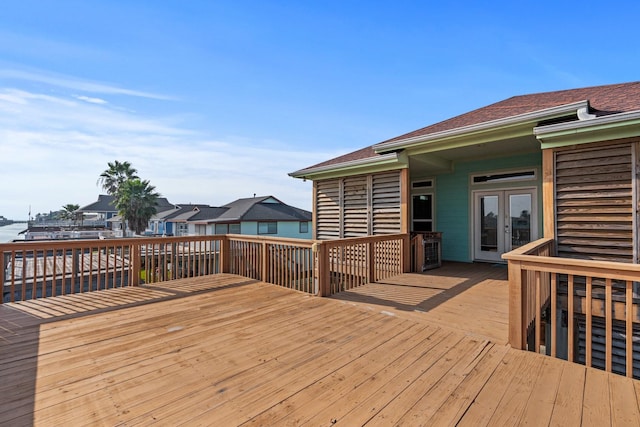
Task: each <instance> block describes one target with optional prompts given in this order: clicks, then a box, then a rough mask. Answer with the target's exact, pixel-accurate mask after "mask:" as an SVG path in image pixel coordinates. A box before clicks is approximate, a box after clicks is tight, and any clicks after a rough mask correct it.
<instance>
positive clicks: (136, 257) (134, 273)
mask: <svg viewBox="0 0 640 427" xmlns="http://www.w3.org/2000/svg"><path fill="white" fill-rule="evenodd" d="M129 252H130V253H129V257H130V258H129V259H130V260H131V269H130V271H131V282H130V283H131V286H140V264H141V263H140V257H141V253H140V252H141V251H140V244H139V243H132V244H131V246H129Z"/></svg>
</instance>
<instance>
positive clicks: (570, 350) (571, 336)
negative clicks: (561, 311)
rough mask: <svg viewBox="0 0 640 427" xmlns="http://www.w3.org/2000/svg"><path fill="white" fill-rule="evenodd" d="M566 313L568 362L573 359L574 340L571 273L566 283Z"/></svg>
mask: <svg viewBox="0 0 640 427" xmlns="http://www.w3.org/2000/svg"><path fill="white" fill-rule="evenodd" d="M567 307H568V308H567V313H568V325H567V359H568V360H569V361H570V362H573V361H574V356H573V353H574V349H573V340H574V332H573V329H574V328H573V319H574V310H573V274H569V281H568V283H567Z"/></svg>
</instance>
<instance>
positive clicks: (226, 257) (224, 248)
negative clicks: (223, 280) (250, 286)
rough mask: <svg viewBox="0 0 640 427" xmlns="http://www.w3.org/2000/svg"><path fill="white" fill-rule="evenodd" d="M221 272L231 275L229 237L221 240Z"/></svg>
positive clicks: (223, 237)
mask: <svg viewBox="0 0 640 427" xmlns="http://www.w3.org/2000/svg"><path fill="white" fill-rule="evenodd" d="M220 272H221V273H231V241H230V240H229V238H228V237H227V236H222V240H220Z"/></svg>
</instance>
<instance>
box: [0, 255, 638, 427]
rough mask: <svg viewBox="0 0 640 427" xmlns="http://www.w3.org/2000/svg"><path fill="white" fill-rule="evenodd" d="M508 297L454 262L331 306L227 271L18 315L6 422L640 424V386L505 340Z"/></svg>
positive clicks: (37, 305) (8, 339) (5, 371)
mask: <svg viewBox="0 0 640 427" xmlns="http://www.w3.org/2000/svg"><path fill="white" fill-rule="evenodd" d="M503 287H506V286H505V285H504V270H501V269H500V268H496V267H492V266H473V265H471V266H467V265H462V266H459V265H454V266H446V265H445V267H443V268H442V269H438V270H437V271H436V270H434V271H432V272H428V273H427V274H424V275H403V276H398V277H395V278H392V279H390V280H386V281H385V283H379V284H373V285H367V286H364V287H362V288H361V289H356V290H352V291H349V292H343V293H341V294H338V295H336V296H334V297H332V298H317V297H313V296H309V295H306V294H303V293H299V292H296V291H292V290H288V289H283V288H279V287H277V286H273V285H268V284H265V283H262V282H258V281H255V280H248V279H245V278H242V277H239V276H232V275H216V276H209V277H200V278H191V279H183V280H180V281H175V282H164V283H157V284H154V285H147V286H141V287H137V288H122V289H111V290H104V291H98V292H93V293H86V294H81V295H65V296H59V297H55V298H49V299H45V300H36V301H29V302H28V303H25V302H20V303H13V304H5V305H3V306H0V354H2V358H1V359H0V374H1V375H2V378H3V381H2V383H0V393H2V395H3V396H4V398H3V400H2V401H1V403H0V425H12V426H22V425H25V426H27V425H44V426H48V425H87V424H93V425H127V426H137V425H140V426H144V425H149V424H155V423H160V424H163V425H251V426H261V425H295V426H297V425H345V426H354V425H363V424H365V423H369V424H371V425H411V426H413V425H454V424H457V425H472V426H477V425H521V424H540V425H579V424H581V423H582V424H597V425H602V424H603V423H604V424H607V425H609V424H612V425H638V423H639V422H640V406H639V405H638V402H639V400H638V396H639V395H640V385H639V382H638V381H636V380H632V379H629V378H625V377H621V376H618V375H615V374H610V373H605V372H602V371H597V370H595V369H592V368H585V367H584V366H581V365H577V364H572V363H568V362H566V361H562V360H558V359H552V358H549V357H545V356H542V355H537V354H533V353H528V352H523V351H519V350H513V349H511V348H509V347H508V346H507V345H506V344H505V342H506V339H504V336H506V333H507V326H506V323H505V322H503V320H502V316H505V317H506V308H505V307H506V304H507V296H506V293H505V292H504V289H503ZM501 300H502V302H501ZM472 302H473V304H472ZM472 305H475V306H477V307H476V308H472ZM502 306H505V307H502ZM456 311H457V313H458V315H457V317H459V318H460V317H462V318H463V319H455V318H454V317H455V316H454V314H455V313H456ZM461 312H463V313H465V315H464V316H460V313H461ZM467 317H468V318H467ZM469 318H470V319H469ZM500 328H503V329H504V330H500Z"/></svg>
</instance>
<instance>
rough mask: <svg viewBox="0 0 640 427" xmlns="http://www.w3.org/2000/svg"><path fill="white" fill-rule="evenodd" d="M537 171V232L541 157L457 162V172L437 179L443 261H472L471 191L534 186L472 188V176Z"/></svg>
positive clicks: (527, 184) (539, 214)
mask: <svg viewBox="0 0 640 427" xmlns="http://www.w3.org/2000/svg"><path fill="white" fill-rule="evenodd" d="M532 167H535V168H537V169H538V182H537V183H536V184H535V185H536V186H537V188H538V230H539V233H541V230H542V187H541V182H542V181H541V174H542V154H541V153H533V154H526V155H521V156H514V157H505V158H498V159H489V160H477V161H469V162H458V163H456V164H455V165H454V172H452V173H446V174H442V175H437V176H436V180H435V181H436V185H435V203H436V223H435V230H437V231H441V232H442V233H443V235H442V240H443V242H442V258H443V259H444V260H449V261H461V262H471V261H473V258H472V257H473V238H472V236H471V219H472V216H471V215H472V212H471V210H472V203H473V202H472V195H471V191H472V190H481V189H483V190H485V189H486V190H490V189H499V188H510V187H523V186H531V184H532V183H530V182H529V183H522V182H513V183H501V184H499V185H491V186H488V185H482V186H473V188H472V187H471V175H474V174H478V173H489V172H492V171H498V170H505V169H507V170H508V169H520V168H532Z"/></svg>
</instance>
